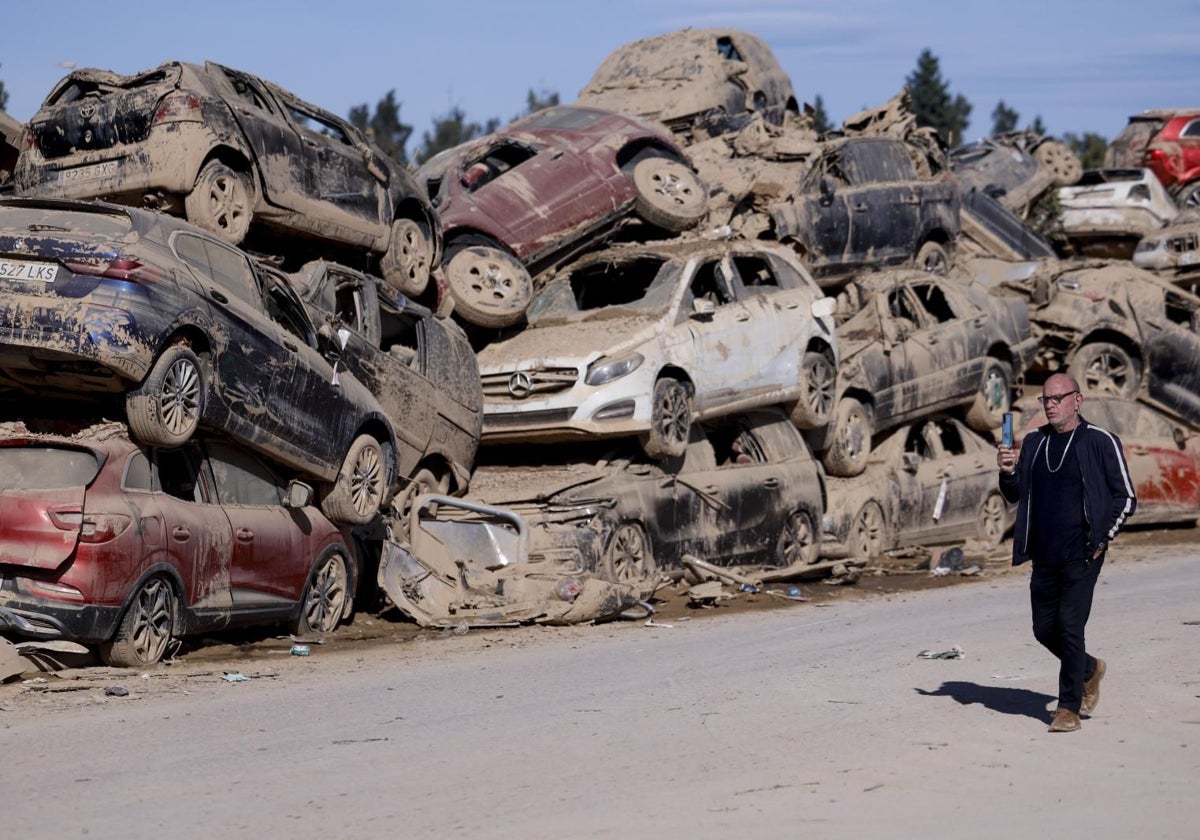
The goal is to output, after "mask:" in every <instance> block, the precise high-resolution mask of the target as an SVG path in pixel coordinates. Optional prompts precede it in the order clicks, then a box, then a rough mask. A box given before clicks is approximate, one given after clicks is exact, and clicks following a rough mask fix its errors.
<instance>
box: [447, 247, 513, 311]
mask: <svg viewBox="0 0 1200 840" xmlns="http://www.w3.org/2000/svg"><path fill="white" fill-rule="evenodd" d="M445 274H446V282H447V283H448V284H449V286H450V294H451V295H452V296H453V297H454V311H455V312H457V313H458V314H459V315H460V316H461V317H462V318H463V320H465V321H469V322H470V323H472V324H475V325H476V326H479V327H491V328H499V327H507V326H511V325H512V324H515V323H517V322H518V321H520V320H521V319H522V318H524V317H525V307H527V306H529V300H530V298H532V297H533V278H531V277H530V276H529V271H528V269H526V268H525V266H523V265H522V264H521V261H520V260H518V259H517V258H516V257H514V256H513V255H512V254H510V253H509V252H508V251H505V250H504V249H503V248H501V247H499V246H496V245H468V246H466V247H463V248H459V249H457V250H456V251H454V253H452V254H451V255H450V258H449V259H448V260H447V261H446V268H445Z"/></svg>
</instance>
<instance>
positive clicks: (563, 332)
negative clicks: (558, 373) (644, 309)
mask: <svg viewBox="0 0 1200 840" xmlns="http://www.w3.org/2000/svg"><path fill="white" fill-rule="evenodd" d="M662 330H663V320H662V318H660V317H656V316H650V315H646V316H633V317H629V316H625V317H621V318H615V317H614V318H597V319H591V320H586V321H569V322H564V323H562V324H553V325H547V326H544V327H530V328H529V329H526V330H525V331H524V332H521V333H518V334H517V335H515V336H513V337H512V338H510V339H507V340H505V341H500V342H497V343H495V344H489V345H488V346H487V347H485V348H484V349H483V350H481V351H479V370H480V373H485V374H486V373H491V372H496V371H501V370H512V369H515V368H519V367H530V366H531V365H534V364H546V365H550V366H554V367H571V366H576V365H580V364H589V363H591V362H592V361H595V360H596V359H599V358H601V357H603V356H615V355H620V354H622V353H625V352H628V351H630V350H632V349H633V348H635V347H638V346H639V345H642V344H645V343H646V342H647V341H650V340H651V339H652V338H654V336H655V335H657V334H658V333H660V332H662Z"/></svg>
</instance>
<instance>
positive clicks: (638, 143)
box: [416, 106, 708, 327]
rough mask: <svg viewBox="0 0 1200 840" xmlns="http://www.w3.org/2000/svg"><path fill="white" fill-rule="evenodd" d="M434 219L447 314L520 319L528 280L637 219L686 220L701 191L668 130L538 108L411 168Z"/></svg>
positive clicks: (699, 203)
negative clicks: (438, 226) (451, 308)
mask: <svg viewBox="0 0 1200 840" xmlns="http://www.w3.org/2000/svg"><path fill="white" fill-rule="evenodd" d="M416 178H417V181H418V182H419V183H422V184H424V185H425V187H426V189H427V190H428V192H429V196H430V198H431V200H432V201H433V205H434V207H436V208H437V211H438V215H439V216H440V217H441V220H442V232H443V238H444V242H445V249H444V255H445V256H444V259H443V262H442V265H443V270H444V273H445V277H446V281H447V283H448V285H449V287H450V293H451V295H452V296H453V298H454V304H455V311H456V312H458V313H459V315H460V316H461V317H462V318H463V319H465V320H467V321H470V322H471V323H473V324H478V325H479V326H483V327H502V326H508V325H509V324H514V323H516V322H517V321H519V320H521V316H522V315H523V314H524V312H525V307H526V305H527V304H528V303H529V299H530V297H531V296H532V294H533V281H532V277H533V276H536V275H538V274H539V273H541V272H543V271H546V270H548V269H552V268H554V267H556V266H558V265H561V264H562V263H563V262H564V261H565V260H567V259H569V258H570V257H572V256H574V255H576V254H578V253H581V252H582V251H584V250H587V248H588V247H590V246H592V245H594V244H597V243H598V242H600V241H603V239H604V238H606V237H607V236H608V235H609V234H611V233H612V232H613V231H614V230H615V229H616V228H617V227H619V226H620V225H621V224H623V223H624V222H626V221H629V220H631V219H633V218H636V217H640V218H641V219H642V220H643V221H645V222H648V223H649V224H651V225H653V226H654V227H657V228H661V229H664V230H667V231H671V232H678V231H682V230H686V229H687V228H690V227H692V226H694V225H696V224H697V223H698V222H699V221H700V220H701V219H702V218H703V217H704V215H705V213H706V212H707V210H708V193H707V190H706V188H705V186H704V184H703V182H702V181H701V180H700V177H699V176H698V175H696V172H695V170H694V169H693V168H692V166H691V164H690V163H689V162H688V160H687V158H686V156H685V155H684V153H683V150H682V149H681V148H680V147H679V146H678V144H677V143H676V142H675V140H674V139H673V138H672V136H671V134H670V133H668V132H667V131H666V130H665V129H664V128H661V127H658V126H656V125H654V124H652V123H649V122H647V121H645V120H642V119H639V118H637V117H632V116H627V115H625V114H618V113H616V112H614V111H601V110H598V109H595V108H576V107H567V106H563V107H556V108H547V109H545V110H542V111H538V112H537V113H536V114H533V115H532V116H529V117H526V118H525V119H523V120H520V121H518V122H515V123H513V124H512V125H510V126H508V127H507V128H503V129H501V130H500V131H497V132H494V133H492V134H489V135H487V136H486V137H483V138H481V139H479V140H476V141H472V142H470V143H466V144H463V145H461V146H456V147H454V148H453V149H447V150H446V151H444V152H442V153H441V154H438V155H435V156H434V157H432V158H431V159H430V160H429V161H427V162H426V163H425V164H424V165H423V166H421V168H420V169H418V170H417V173H416Z"/></svg>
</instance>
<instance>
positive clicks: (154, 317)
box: [0, 199, 394, 481]
mask: <svg viewBox="0 0 1200 840" xmlns="http://www.w3.org/2000/svg"><path fill="white" fill-rule="evenodd" d="M0 274H3V279H0V394H2V395H4V396H5V397H7V398H10V399H11V398H15V397H16V396H17V395H19V394H25V395H35V396H38V397H41V396H45V395H59V396H67V397H72V398H77V399H78V398H88V399H96V398H100V397H103V396H105V395H110V396H123V395H127V394H128V393H130V392H131V391H133V390H135V389H137V388H138V387H139V386H140V384H141V383H143V382H144V380H146V378H147V376H148V374H150V373H151V372H152V370H153V369H154V366H155V365H156V362H157V360H159V359H161V358H162V357H163V356H164V354H165V353H166V352H167V351H168V350H169V349H171V348H175V347H177V346H179V345H184V346H186V347H188V348H190V350H191V351H192V352H194V353H195V354H196V356H197V358H198V359H199V368H200V374H201V378H202V383H201V386H200V388H199V394H198V397H197V399H198V404H199V407H198V411H199V413H200V418H199V423H200V425H202V426H206V427H208V428H211V429H215V430H219V431H221V432H224V433H226V434H228V435H230V436H231V437H233V438H234V439H236V440H237V441H239V442H241V443H244V444H245V445H247V446H250V447H251V448H253V449H255V450H257V451H259V452H260V453H262V454H264V455H266V456H267V457H270V458H272V459H275V460H278V461H280V462H282V463H283V464H285V465H287V466H289V467H291V468H293V469H296V470H300V471H302V472H304V473H307V474H309V475H311V476H314V477H316V478H318V479H321V480H323V481H331V480H333V479H334V478H335V477H336V476H337V473H338V470H339V467H340V466H341V464H342V461H343V457H344V455H345V454H346V452H347V450H348V448H349V447H350V444H351V442H352V441H353V440H354V439H355V438H356V437H357V436H358V435H362V434H369V435H371V436H373V437H375V438H376V439H377V440H378V441H379V443H380V444H381V446H383V447H384V448H387V449H389V451H390V450H391V448H392V447H394V442H393V441H394V436H393V434H392V429H391V423H390V422H389V421H388V419H387V417H386V415H385V414H384V412H383V411H382V409H381V408H380V405H379V402H378V400H376V398H375V397H374V396H373V395H372V394H371V393H370V392H369V391H367V389H366V388H365V387H364V386H363V385H362V384H361V383H359V382H358V381H357V380H356V379H354V378H353V377H343V378H342V380H341V382H340V383H337V382H336V381H335V377H334V370H333V366H332V364H331V363H330V362H329V361H328V360H327V359H326V358H325V357H324V356H323V355H322V353H321V352H319V351H318V347H317V341H318V336H317V332H316V329H315V328H314V326H313V324H312V322H311V321H310V320H309V318H308V315H307V314H306V312H305V310H304V306H303V303H302V302H301V301H300V299H299V298H298V297H297V296H296V293H295V292H294V291H293V290H292V289H291V287H290V286H289V285H288V284H287V283H286V282H285V281H284V280H282V279H281V278H279V277H278V276H277V275H275V274H271V273H266V272H260V271H258V270H256V269H255V266H254V264H253V263H252V262H251V261H250V259H249V258H248V257H247V256H246V255H245V254H244V253H243V252H242V251H240V250H238V249H237V248H234V247H233V246H231V245H229V244H227V243H225V242H223V241H221V240H220V239H218V238H217V237H215V236H214V235H212V234H209V233H207V232H205V231H202V230H200V229H199V228H197V227H194V226H193V225H189V224H188V223H186V222H184V221H181V220H178V219H175V218H173V217H171V216H167V215H164V214H161V213H155V212H153V211H149V210H141V209H137V208H133V207H126V206H121V205H115V204H103V203H98V202H92V203H82V202H72V201H47V200H41V199H6V200H3V201H0ZM325 349H326V351H327V352H328V349H329V348H325Z"/></svg>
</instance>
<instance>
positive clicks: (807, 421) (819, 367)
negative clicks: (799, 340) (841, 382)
mask: <svg viewBox="0 0 1200 840" xmlns="http://www.w3.org/2000/svg"><path fill="white" fill-rule="evenodd" d="M836 390H837V369H836V368H834V366H833V362H831V361H830V360H829V357H828V356H826V355H825V354H824V353H815V352H812V351H809V352H807V353H805V354H804V355H803V356H802V357H801V358H800V399H799V400H797V401H796V404H795V405H794V406H792V412H791V414H792V423H793V424H794V425H795V426H796V428H797V429H819V428H821V427H822V426H824V425H826V424H827V423H829V419H830V418H831V417H832V416H833V397H834V393H835V392H836Z"/></svg>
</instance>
